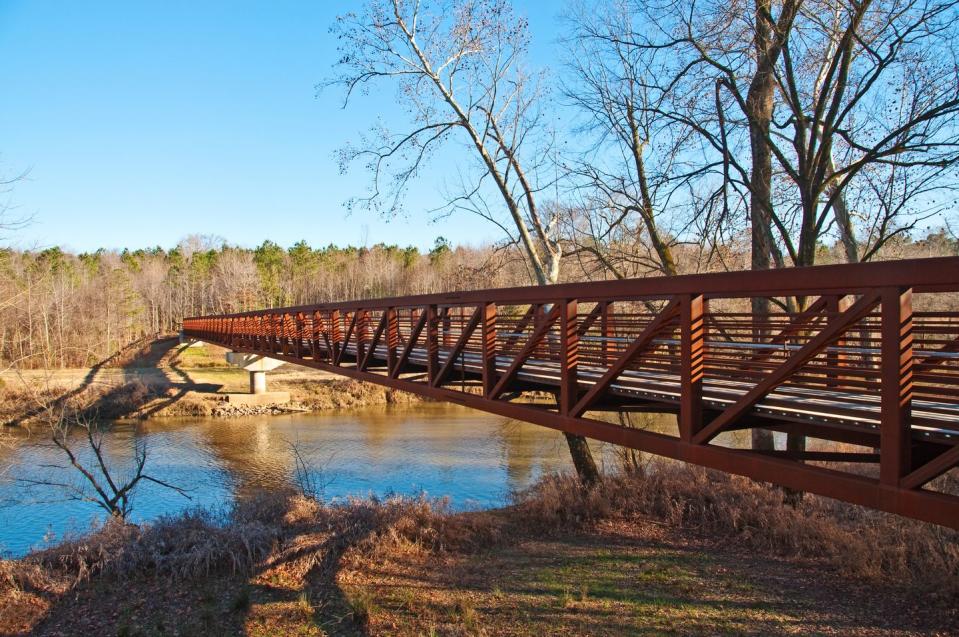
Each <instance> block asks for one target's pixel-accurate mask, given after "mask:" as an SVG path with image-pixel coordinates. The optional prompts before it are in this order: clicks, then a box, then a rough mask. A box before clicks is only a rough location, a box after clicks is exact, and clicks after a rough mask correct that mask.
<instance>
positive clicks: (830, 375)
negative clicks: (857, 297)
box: [825, 296, 849, 389]
mask: <svg viewBox="0 0 959 637" xmlns="http://www.w3.org/2000/svg"><path fill="white" fill-rule="evenodd" d="M848 308H849V302H848V300H846V297H844V296H829V297H828V298H826V304H825V309H826V311H827V312H829V313H830V314H834V315H835V314H839V313H840V312H843V311H845V310H846V309H848ZM848 344H849V343H848V341H847V338H846V334H845V333H844V334H843V335H842V336H841V337H840V338H839V340H838V341H836V342H835V343H834V344H833V346H832V347H830V348H829V349H828V350H827V351H826V365H827V366H828V367H829V369H828V370H827V371H826V386H827V387H831V388H834V389H837V388H840V387H842V385H843V381H844V380H845V377H844V376H843V375H842V373H841V372H840V369H841V368H843V367H848V366H849V361H848V358H849V357H848V355H847V354H846V353H845V352H843V351H839V350H842V349H845V348H846V347H847V346H848Z"/></svg>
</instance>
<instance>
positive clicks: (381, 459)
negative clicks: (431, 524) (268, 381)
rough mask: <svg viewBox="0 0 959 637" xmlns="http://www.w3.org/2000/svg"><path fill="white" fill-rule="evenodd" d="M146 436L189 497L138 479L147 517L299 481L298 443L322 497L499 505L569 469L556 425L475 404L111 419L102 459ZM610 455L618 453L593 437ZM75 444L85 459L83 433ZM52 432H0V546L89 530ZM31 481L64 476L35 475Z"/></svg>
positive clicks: (136, 499) (118, 458)
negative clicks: (503, 415)
mask: <svg viewBox="0 0 959 637" xmlns="http://www.w3.org/2000/svg"><path fill="white" fill-rule="evenodd" d="M138 443H139V444H144V445H146V449H147V453H148V460H147V465H146V466H147V473H149V474H151V475H153V476H155V477H157V478H159V479H161V480H164V481H166V482H169V483H171V484H175V485H177V486H178V487H182V488H185V489H187V490H188V495H189V497H190V499H187V498H185V497H182V496H181V495H178V494H177V493H175V492H173V491H170V490H168V489H165V488H163V487H160V486H158V485H156V484H152V483H144V482H141V484H140V486H138V488H137V490H136V492H135V494H134V496H133V513H132V516H131V519H132V520H133V521H136V522H143V521H148V520H151V519H155V518H157V517H159V516H162V515H169V514H175V513H177V512H179V511H182V510H184V509H186V508H189V507H197V506H200V507H224V506H228V505H229V504H230V502H232V501H233V499H234V498H236V497H242V496H243V494H244V493H249V492H250V491H251V490H253V489H257V488H273V487H280V486H286V485H290V484H292V483H293V481H294V480H295V477H294V476H295V470H294V466H295V462H294V454H293V452H292V450H291V444H294V443H295V444H296V446H297V448H298V449H299V450H300V454H301V455H302V456H303V457H304V458H305V459H306V460H307V464H308V466H309V467H310V468H311V472H312V476H313V478H314V480H315V482H316V483H317V484H318V485H320V486H321V487H322V495H323V497H324V498H325V499H327V500H337V499H342V498H344V497H345V496H368V495H371V494H372V495H376V496H385V495H389V494H391V493H396V494H403V495H418V494H421V493H424V494H426V495H427V496H431V497H441V496H443V497H448V498H449V499H450V505H451V506H452V507H453V508H455V509H459V510H464V509H475V508H489V507H495V506H500V505H502V504H505V503H506V502H508V500H509V496H510V494H511V493H512V492H514V491H515V490H518V489H523V488H524V487H527V486H529V485H530V484H531V483H533V482H534V481H535V480H536V479H538V478H539V477H540V476H542V475H543V474H544V473H545V472H550V471H556V470H567V469H568V468H569V467H570V462H569V456H568V452H567V448H566V442H565V440H564V439H563V436H562V434H561V433H559V432H556V431H553V430H550V429H546V428H543V427H537V426H535V425H529V424H525V423H519V422H515V421H509V420H505V419H503V418H501V417H498V416H493V415H489V414H484V413H481V412H477V411H473V410H470V409H466V408H462V407H457V406H451V405H443V404H418V405H414V406H391V407H377V408H368V409H361V410H350V411H340V412H330V413H312V414H296V415H282V416H269V417H250V418H239V419H213V418H200V419H198V418H184V419H180V418H177V419H173V418H165V419H156V420H149V421H144V422H136V423H115V424H114V425H112V427H111V429H110V431H109V433H108V434H107V435H106V436H105V439H104V447H103V448H104V451H105V454H104V455H105V457H106V458H107V460H108V463H109V465H110V466H111V467H115V468H117V469H118V470H119V471H120V472H122V471H124V470H126V469H128V468H129V467H130V465H131V461H132V459H133V457H134V448H135V445H136V444H138ZM593 446H594V449H595V450H597V452H598V453H597V458H598V459H599V460H600V461H602V462H604V463H606V464H610V463H613V462H615V455H614V454H615V452H614V451H613V450H612V449H611V448H609V447H607V446H603V445H597V444H595V443H593ZM73 448H75V449H76V450H78V452H79V453H80V457H81V459H83V460H84V461H85V462H89V461H90V460H92V454H90V453H89V452H84V450H85V449H86V448H87V445H86V442H85V439H76V440H75V441H74V444H73ZM66 465H67V462H66V457H65V455H64V453H63V451H62V450H60V449H58V448H57V447H56V446H55V445H54V444H53V443H52V441H51V440H50V439H49V437H48V436H46V435H43V434H42V432H39V431H35V432H33V433H32V434H28V433H27V432H24V431H18V430H13V431H8V432H6V433H5V434H4V438H3V440H2V441H0V551H2V554H3V555H4V556H6V557H10V556H19V555H23V554H24V553H26V552H28V551H29V550H31V549H32V548H37V547H42V546H44V545H46V544H48V543H50V542H55V541H57V540H59V539H62V538H63V537H64V535H65V534H69V533H82V532H84V531H86V530H88V529H90V527H91V524H92V523H94V521H95V520H102V518H103V514H102V512H101V511H100V510H99V509H98V508H97V506H96V505H95V504H93V503H90V502H83V501H78V500H76V499H72V498H70V497H69V495H68V493H69V485H81V484H82V483H81V482H80V481H79V474H78V473H77V472H76V470H75V469H72V468H70V467H68V466H66ZM29 481H41V482H58V483H63V484H65V485H68V487H63V486H58V487H54V486H49V485H40V486H37V485H31V484H28V483H27V482H29Z"/></svg>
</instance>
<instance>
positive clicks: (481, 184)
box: [327, 0, 598, 483]
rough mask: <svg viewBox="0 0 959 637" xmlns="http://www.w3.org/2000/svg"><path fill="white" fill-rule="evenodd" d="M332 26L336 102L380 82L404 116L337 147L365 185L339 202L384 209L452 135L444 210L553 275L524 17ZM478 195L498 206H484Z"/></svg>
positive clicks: (499, 3) (451, 12)
mask: <svg viewBox="0 0 959 637" xmlns="http://www.w3.org/2000/svg"><path fill="white" fill-rule="evenodd" d="M333 31H334V33H335V34H336V36H337V37H338V38H339V40H340V42H341V49H340V52H341V57H340V60H339V63H338V65H337V68H338V75H337V76H336V77H335V78H333V79H332V80H330V81H329V82H327V84H328V85H333V86H339V87H342V88H343V89H344V90H345V93H346V98H345V99H346V102H345V103H346V104H347V105H348V104H349V102H350V100H351V98H352V97H353V96H354V94H355V93H356V92H357V91H366V90H369V88H370V86H371V85H373V84H374V83H376V82H382V81H388V82H390V83H391V84H392V85H394V86H395V87H396V88H397V101H398V103H399V104H400V105H401V106H402V107H403V108H405V109H406V112H407V115H408V117H409V120H410V122H409V126H408V127H407V128H405V129H403V130H402V131H401V132H399V133H396V132H391V131H390V130H388V129H387V128H385V127H383V126H377V127H375V128H374V129H373V130H372V131H371V133H370V134H369V135H368V136H366V137H365V138H364V139H363V140H362V141H361V143H360V144H359V145H357V146H347V147H346V148H344V149H343V151H342V156H341V159H342V166H343V168H344V170H345V169H346V167H347V166H348V165H349V164H350V163H352V162H353V161H355V160H363V161H365V162H366V166H367V168H368V169H369V171H370V172H371V174H372V188H371V191H370V193H369V194H368V195H367V196H366V197H364V198H361V199H358V200H354V201H353V202H351V203H352V204H353V205H356V204H359V205H364V206H367V207H370V208H372V209H375V210H377V211H379V212H381V213H384V214H388V215H392V214H396V213H397V212H399V211H400V210H401V209H402V197H403V195H404V193H405V191H406V188H407V186H408V185H409V183H410V182H411V181H412V180H413V179H414V178H415V177H416V176H418V175H419V174H420V172H421V171H422V170H424V169H425V166H426V163H427V161H428V160H429V158H430V157H431V156H432V154H433V153H435V152H436V151H437V149H438V148H439V147H440V146H441V145H443V144H444V142H448V141H459V142H461V143H464V144H465V145H466V147H467V148H469V149H470V153H469V156H470V157H472V159H473V170H472V171H471V172H469V173H461V182H462V186H463V187H462V188H461V189H460V190H459V192H458V193H456V194H452V195H451V196H450V197H449V201H448V204H447V206H445V207H444V208H445V209H446V210H447V211H454V210H469V211H472V212H474V213H476V214H479V215H481V216H483V217H484V218H486V219H488V220H490V221H491V222H493V223H495V224H496V225H497V226H498V227H499V228H500V229H501V230H502V231H503V232H504V234H505V235H506V236H508V237H509V238H510V240H511V241H514V242H516V243H517V244H518V245H519V246H521V248H522V250H523V252H524V254H525V256H526V259H527V262H528V264H529V266H530V268H531V270H532V274H533V278H534V280H535V281H536V282H537V283H539V284H548V283H554V282H556V281H557V280H558V278H559V272H560V271H559V266H560V260H561V258H562V247H561V243H560V241H559V238H558V222H559V220H558V216H557V214H556V213H557V210H556V209H555V207H553V208H547V207H542V206H540V205H539V196H540V194H541V193H542V192H543V190H544V189H545V188H547V187H548V186H549V185H550V183H551V182H552V175H553V174H554V173H553V172H552V171H549V170H545V168H546V165H545V164H544V158H546V157H548V156H549V154H550V149H551V138H550V135H549V134H548V131H547V130H546V128H547V127H546V126H545V122H544V114H543V112H542V111H541V110H540V108H539V105H540V98H541V95H542V92H543V86H542V79H543V78H542V75H541V74H538V73H534V72H531V71H530V70H528V69H527V67H526V66H525V57H526V52H527V48H528V44H529V34H528V29H527V23H526V20H525V19H523V18H520V17H519V16H517V15H515V14H514V12H513V10H512V8H511V6H510V5H509V3H508V2H506V1H505V0H450V1H448V2H443V1H437V2H419V1H414V2H403V1H402V0H372V2H370V3H369V4H368V5H367V6H366V8H365V9H364V10H363V11H362V12H360V13H349V14H346V15H344V16H341V17H340V18H339V19H338V21H337V23H336V25H335V26H334V28H333ZM490 195H493V196H494V197H495V199H496V200H497V201H499V202H500V203H501V206H490V205H489V203H488V199H489V196H490ZM504 209H505V210H504ZM500 210H503V212H504V213H505V215H501V214H500V213H499V211H500ZM567 441H568V443H569V447H570V452H571V453H572V456H573V462H574V464H575V466H576V469H577V472H578V473H579V475H580V478H581V479H582V480H583V481H584V482H585V483H589V482H594V481H595V480H596V479H597V477H598V472H597V469H596V464H595V462H594V461H593V458H592V455H591V454H590V451H589V447H588V446H587V444H586V440H585V439H584V438H582V437H580V436H572V435H569V434H567Z"/></svg>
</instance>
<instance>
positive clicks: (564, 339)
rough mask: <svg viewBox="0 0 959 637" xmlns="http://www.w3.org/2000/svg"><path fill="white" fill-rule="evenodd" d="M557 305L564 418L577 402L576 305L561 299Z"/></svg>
mask: <svg viewBox="0 0 959 637" xmlns="http://www.w3.org/2000/svg"><path fill="white" fill-rule="evenodd" d="M559 305H560V314H559V335H560V343H559V364H560V381H559V411H560V413H561V414H563V415H564V416H566V415H568V414H569V413H570V412H571V411H572V410H573V407H574V406H575V405H576V403H577V402H578V401H579V383H578V378H577V376H578V373H577V372H578V366H579V327H578V325H577V312H578V303H577V301H576V299H563V300H562V301H560V303H559Z"/></svg>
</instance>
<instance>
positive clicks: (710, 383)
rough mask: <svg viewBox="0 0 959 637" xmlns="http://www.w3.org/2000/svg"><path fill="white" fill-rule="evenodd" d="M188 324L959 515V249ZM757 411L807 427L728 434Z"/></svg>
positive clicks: (817, 488)
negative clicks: (630, 418)
mask: <svg viewBox="0 0 959 637" xmlns="http://www.w3.org/2000/svg"><path fill="white" fill-rule="evenodd" d="M757 300H760V303H759V305H758V306H757V304H756V301H757ZM763 303H765V304H768V307H769V311H768V312H767V311H760V312H758V313H757V312H754V309H753V308H754V307H759V308H761V307H762V305H763ZM796 308H802V309H796ZM183 331H184V334H185V335H186V336H187V337H189V338H193V339H198V340H203V341H207V342H210V343H215V344H218V345H222V346H224V347H228V348H230V349H232V350H234V351H236V352H246V353H252V354H261V355H265V356H268V357H271V358H275V359H278V360H282V361H285V362H289V363H295V364H299V365H305V366H308V367H314V368H318V369H322V370H325V371H329V372H333V373H337V374H341V375H344V376H348V377H352V378H356V379H359V380H364V381H369V382H374V383H379V384H381V385H385V386H388V387H393V388H396V389H400V390H404V391H409V392H412V393H415V394H419V395H421V396H426V397H429V398H433V399H437V400H444V401H449V402H454V403H458V404H461V405H465V406H468V407H472V408H475V409H480V410H483V411H487V412H491V413H495V414H500V415H503V416H506V417H509V418H514V419H517V420H523V421H527V422H531V423H534V424H538V425H543V426H546V427H551V428H554V429H558V430H561V431H564V432H568V433H574V434H580V435H583V436H586V437H589V438H593V439H596V440H602V441H606V442H610V443H614V444H618V445H623V446H626V447H630V448H633V449H638V450H641V451H646V452H649V453H652V454H656V455H660V456H666V457H670V458H675V459H678V460H682V461H686V462H691V463H694V464H698V465H702V466H706V467H711V468H714V469H718V470H721V471H725V472H729V473H734V474H740V475H744V476H748V477H750V478H754V479H756V480H762V481H767V482H772V483H776V484H779V485H782V486H784V487H789V488H792V489H796V490H801V491H807V492H811V493H816V494H820V495H824V496H827V497H832V498H837V499H840V500H845V501H848V502H852V503H856V504H860V505H864V506H867V507H872V508H875V509H880V510H883V511H888V512H892V513H897V514H900V515H904V516H908V517H912V518H917V519H920V520H925V521H928V522H933V523H936V524H941V525H945V526H949V527H952V528H956V529H959V480H956V478H957V477H959V476H956V474H957V473H959V470H957V469H956V467H957V465H959V257H948V258H936V259H918V260H908V261H894V262H892V261H891V262H881V263H870V264H853V265H829V266H817V267H810V268H791V269H783V270H770V271H762V272H725V273H716V274H701V275H688V276H676V277H661V278H648V279H633V280H618V281H603V282H593V283H574V284H560V285H551V286H537V287H521V288H506V289H495V290H478V291H470V292H455V293H448V294H434V295H421V296H409V297H398V298H386V299H370V300H363V301H345V302H340V303H325V304H320V305H309V306H301V307H287V308H275V309H267V310H258V311H253V312H244V313H239V314H228V315H219V316H204V317H193V318H186V319H184V320H183ZM610 412H613V413H615V412H668V413H674V414H676V416H677V427H676V430H675V432H674V433H673V434H672V435H670V434H664V433H654V432H650V431H644V430H642V429H637V428H631V427H628V426H623V425H621V424H620V420H619V419H618V418H611V417H610ZM742 429H765V430H769V431H772V432H777V433H780V434H783V433H785V434H792V437H793V439H798V437H804V438H805V439H806V440H807V444H806V445H805V446H804V447H803V446H801V445H789V446H788V447H787V448H781V449H778V450H764V451H754V450H752V449H749V448H736V447H735V446H734V445H733V443H732V442H730V439H731V437H730V436H722V435H721V434H723V433H725V432H729V431H732V430H742ZM780 442H781V441H780ZM779 447H786V445H782V444H780V445H779ZM950 472H952V475H951V476H948V475H947V474H949V473H950Z"/></svg>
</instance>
